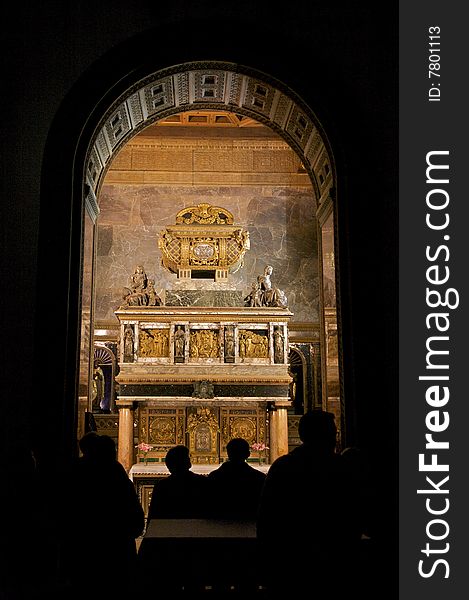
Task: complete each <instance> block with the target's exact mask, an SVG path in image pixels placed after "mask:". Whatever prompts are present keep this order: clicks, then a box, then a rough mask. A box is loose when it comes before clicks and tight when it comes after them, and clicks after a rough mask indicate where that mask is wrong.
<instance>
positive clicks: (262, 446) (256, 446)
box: [251, 442, 269, 452]
mask: <svg viewBox="0 0 469 600" xmlns="http://www.w3.org/2000/svg"><path fill="white" fill-rule="evenodd" d="M268 449H269V446H266V445H265V444H264V442H254V444H251V450H255V451H256V452H262V451H263V450H268Z"/></svg>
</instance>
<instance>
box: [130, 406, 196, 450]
mask: <svg viewBox="0 0 469 600" xmlns="http://www.w3.org/2000/svg"><path fill="white" fill-rule="evenodd" d="M138 424H139V442H145V443H147V444H150V445H151V446H153V450H152V451H150V452H149V453H148V457H149V458H150V459H151V458H160V459H161V458H164V456H165V455H166V452H167V451H168V450H169V449H170V448H172V447H173V446H176V445H178V444H185V410H184V409H183V408H158V409H156V408H140V409H139V423H138Z"/></svg>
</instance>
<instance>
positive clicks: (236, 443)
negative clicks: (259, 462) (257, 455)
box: [226, 438, 251, 462]
mask: <svg viewBox="0 0 469 600" xmlns="http://www.w3.org/2000/svg"><path fill="white" fill-rule="evenodd" d="M226 452H227V453H228V458H229V459H230V460H231V461H233V462H244V461H245V460H247V459H248V458H249V455H250V454H251V450H250V448H249V443H248V442H247V441H246V440H245V439H244V438H233V439H232V440H230V441H229V442H228V443H227V444H226Z"/></svg>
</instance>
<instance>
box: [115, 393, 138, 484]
mask: <svg viewBox="0 0 469 600" xmlns="http://www.w3.org/2000/svg"><path fill="white" fill-rule="evenodd" d="M116 405H117V407H118V409H119V437H118V450H117V460H118V461H119V462H120V463H121V464H122V465H123V466H124V468H125V470H126V471H127V472H129V471H130V468H131V466H132V465H133V464H134V403H133V401H131V400H117V401H116Z"/></svg>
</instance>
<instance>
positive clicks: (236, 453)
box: [208, 438, 265, 520]
mask: <svg viewBox="0 0 469 600" xmlns="http://www.w3.org/2000/svg"><path fill="white" fill-rule="evenodd" d="M226 451H227V454H228V461H227V462H224V463H222V464H221V465H220V466H219V467H218V469H215V470H214V471H212V472H211V473H209V475H208V480H209V483H210V506H211V516H213V517H215V518H219V519H240V520H255V519H256V517H257V510H258V507H259V500H260V496H261V491H262V487H263V485H264V481H265V474H264V473H262V471H259V470H257V469H254V468H253V467H251V465H249V464H248V463H247V462H246V461H247V459H248V458H249V456H250V454H251V451H250V448H249V443H248V442H247V441H246V440H245V439H243V438H234V439H232V440H230V441H229V442H228V444H227V445H226Z"/></svg>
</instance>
